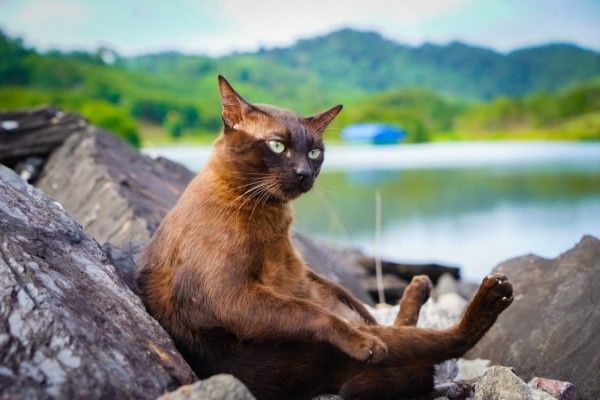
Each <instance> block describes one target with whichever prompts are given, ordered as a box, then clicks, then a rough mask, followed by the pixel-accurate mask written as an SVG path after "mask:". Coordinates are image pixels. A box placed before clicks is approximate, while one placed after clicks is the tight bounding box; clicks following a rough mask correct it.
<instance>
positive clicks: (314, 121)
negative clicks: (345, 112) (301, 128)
mask: <svg viewBox="0 0 600 400" xmlns="http://www.w3.org/2000/svg"><path fill="white" fill-rule="evenodd" d="M342 108H343V106H342V105H341V104H338V105H337V106H335V107H332V108H330V109H329V110H327V111H323V112H321V113H318V114H315V115H313V116H312V117H307V118H304V122H305V123H306V124H307V125H308V126H310V127H311V130H312V132H313V133H314V134H315V135H321V134H323V131H324V130H325V128H327V125H329V124H330V123H331V121H333V119H334V118H335V117H336V116H337V115H338V114H339V113H340V111H342Z"/></svg>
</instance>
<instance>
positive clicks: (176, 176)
mask: <svg viewBox="0 0 600 400" xmlns="http://www.w3.org/2000/svg"><path fill="white" fill-rule="evenodd" d="M192 178H193V174H192V173H191V172H190V171H188V170H186V169H185V168H183V167H181V166H180V165H179V164H176V163H173V162H170V161H167V160H164V159H162V160H160V161H158V162H155V161H154V160H152V159H151V158H150V157H147V156H144V155H141V154H140V153H138V152H137V150H135V149H134V148H133V147H131V146H130V145H128V144H126V143H125V142H123V141H122V140H121V139H119V138H117V137H116V136H114V135H112V134H110V133H107V132H104V131H100V130H96V129H94V128H89V129H88V131H86V132H85V133H82V134H79V135H72V136H70V137H69V138H68V139H67V140H66V141H65V143H63V144H62V146H61V147H59V148H58V149H57V150H55V151H54V152H53V153H52V155H51V156H50V158H49V159H48V161H47V163H46V165H45V167H44V170H43V172H42V174H41V176H40V178H39V180H38V182H37V184H36V186H37V187H38V188H39V189H41V190H42V191H43V192H44V193H46V194H47V195H48V196H50V197H52V198H54V199H56V200H57V201H58V202H59V203H61V204H62V205H63V207H65V209H67V210H68V211H69V213H70V214H71V215H72V216H73V218H75V219H76V220H77V221H78V222H79V223H80V224H81V225H82V226H83V228H84V229H85V230H86V232H88V233H89V234H90V235H92V236H93V237H94V238H95V239H96V240H97V241H98V242H100V243H104V242H110V243H112V244H113V245H116V246H123V245H125V244H127V243H129V242H134V243H145V242H147V241H148V239H149V238H150V236H151V234H152V232H154V230H155V229H156V228H157V227H158V225H159V224H160V221H161V220H162V218H163V217H164V216H165V215H166V213H167V212H168V211H169V209H170V208H171V207H172V206H173V205H174V204H175V202H176V201H177V198H178V197H179V195H180V194H181V192H182V191H183V189H184V188H185V187H186V185H187V184H188V182H189V181H190V180H191V179H192Z"/></svg>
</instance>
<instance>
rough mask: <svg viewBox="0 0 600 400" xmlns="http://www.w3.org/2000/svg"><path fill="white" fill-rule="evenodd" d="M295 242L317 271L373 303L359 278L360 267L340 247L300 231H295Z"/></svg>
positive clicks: (361, 298)
mask: <svg viewBox="0 0 600 400" xmlns="http://www.w3.org/2000/svg"><path fill="white" fill-rule="evenodd" d="M293 239H294V244H295V245H296V247H297V248H298V251H300V254H302V258H303V259H304V261H305V262H306V264H307V265H309V266H310V267H311V268H312V269H313V270H314V271H315V272H317V273H318V274H320V275H322V276H324V277H326V278H327V279H329V280H331V281H333V282H335V283H337V284H339V285H341V286H343V287H345V288H346V289H348V290H349V291H350V292H351V293H352V294H353V295H354V296H355V297H356V298H357V299H359V300H361V301H362V302H364V303H368V304H372V303H373V299H372V298H371V297H370V296H369V295H368V293H367V291H366V290H365V288H364V286H363V285H362V283H361V281H360V280H359V279H358V275H359V274H360V268H359V267H358V266H357V265H356V264H355V263H354V262H353V261H352V258H349V257H347V256H346V251H344V250H343V249H340V248H338V247H335V246H332V245H327V244H324V243H323V242H317V241H316V240H313V239H310V238H308V237H307V236H305V235H302V234H300V233H294V236H293Z"/></svg>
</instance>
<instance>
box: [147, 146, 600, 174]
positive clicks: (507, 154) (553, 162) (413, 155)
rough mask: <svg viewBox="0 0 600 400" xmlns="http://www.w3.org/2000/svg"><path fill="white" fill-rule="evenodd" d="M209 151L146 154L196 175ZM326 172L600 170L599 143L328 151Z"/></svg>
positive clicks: (170, 149)
mask: <svg viewBox="0 0 600 400" xmlns="http://www.w3.org/2000/svg"><path fill="white" fill-rule="evenodd" d="M210 151H211V146H209V145H200V146H199V145H192V146H189V145H188V146H186V145H177V146H156V147H146V148H143V149H142V152H143V153H144V154H147V155H149V156H151V157H158V156H162V157H166V158H169V159H172V160H174V161H177V162H180V163H182V164H184V165H185V166H186V167H188V168H189V169H191V170H193V171H198V170H199V169H200V168H201V167H202V166H203V165H204V164H205V163H206V161H207V160H208V157H209V155H210ZM325 154H326V155H325V157H326V158H325V160H326V161H325V164H324V167H323V168H324V170H326V171H331V170H333V171H335V170H398V169H438V168H473V167H506V168H515V167H524V166H528V165H536V166H540V165H547V166H548V167H556V168H559V167H560V166H561V164H562V163H568V164H569V167H570V168H572V167H573V165H572V163H573V161H576V165H577V167H578V168H586V169H587V168H589V169H592V170H600V142H567V141H527V142H523V141H473V142H433V143H422V144H400V145H387V146H372V145H341V144H333V145H329V146H327V149H326V153H325Z"/></svg>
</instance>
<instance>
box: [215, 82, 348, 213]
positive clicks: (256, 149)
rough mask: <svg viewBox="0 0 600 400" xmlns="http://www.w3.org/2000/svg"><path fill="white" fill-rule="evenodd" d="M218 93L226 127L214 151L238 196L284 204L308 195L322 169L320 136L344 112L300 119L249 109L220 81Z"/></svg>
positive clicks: (257, 107)
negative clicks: (218, 153)
mask: <svg viewBox="0 0 600 400" xmlns="http://www.w3.org/2000/svg"><path fill="white" fill-rule="evenodd" d="M219 89H220V91H221V101H222V106H223V122H224V124H225V127H224V132H223V134H222V135H221V137H220V138H219V140H218V141H217V147H218V148H219V151H220V155H221V157H225V158H226V160H227V161H226V168H227V169H228V170H229V172H230V173H231V175H230V176H231V177H233V179H235V182H236V185H238V187H239V189H240V190H243V191H242V193H245V195H246V196H253V197H257V198H258V196H271V197H272V198H274V199H278V200H282V201H287V200H291V199H294V198H296V197H298V196H299V195H300V194H302V193H305V192H307V191H309V190H310V189H311V188H312V186H313V184H314V182H315V179H316V177H317V175H318V174H319V171H320V170H321V165H322V164H323V156H324V146H323V132H324V131H325V128H327V125H329V123H330V122H331V121H332V120H333V119H334V118H335V116H336V115H337V114H338V113H339V112H340V111H341V109H342V106H341V105H338V106H335V107H333V108H331V109H329V110H327V111H324V112H322V113H319V114H316V115H314V116H311V117H301V116H299V115H298V114H296V113H295V112H293V111H290V110H286V109H283V108H279V107H274V106H271V105H265V104H251V103H249V102H248V101H246V100H244V99H243V98H242V97H241V96H240V95H239V94H238V93H237V92H236V91H235V90H234V89H233V87H232V86H231V85H230V84H229V82H227V80H225V78H223V77H222V76H220V75H219Z"/></svg>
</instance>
